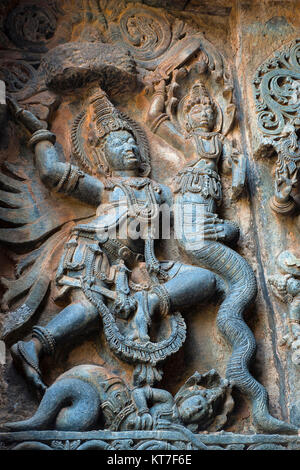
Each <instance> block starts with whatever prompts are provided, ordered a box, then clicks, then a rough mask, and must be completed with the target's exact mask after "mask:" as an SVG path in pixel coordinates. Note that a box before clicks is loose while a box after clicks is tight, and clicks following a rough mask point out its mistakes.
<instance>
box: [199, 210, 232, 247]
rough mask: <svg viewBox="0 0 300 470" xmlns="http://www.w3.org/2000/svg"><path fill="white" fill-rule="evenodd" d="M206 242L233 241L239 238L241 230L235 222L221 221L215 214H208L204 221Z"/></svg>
mask: <svg viewBox="0 0 300 470" xmlns="http://www.w3.org/2000/svg"><path fill="white" fill-rule="evenodd" d="M203 233H204V239H205V240H220V241H227V242H229V241H233V240H234V239H237V238H238V236H239V228H238V226H237V225H236V224H235V223H234V222H228V221H224V220H223V219H219V218H218V217H216V215H215V214H209V213H208V214H207V215H206V217H205V219H204V221H203Z"/></svg>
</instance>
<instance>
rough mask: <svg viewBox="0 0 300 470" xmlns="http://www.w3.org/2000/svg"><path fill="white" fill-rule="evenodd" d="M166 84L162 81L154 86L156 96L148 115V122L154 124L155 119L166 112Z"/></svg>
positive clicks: (153, 98)
mask: <svg viewBox="0 0 300 470" xmlns="http://www.w3.org/2000/svg"><path fill="white" fill-rule="evenodd" d="M165 99H166V82H165V80H161V81H160V82H159V83H157V84H156V85H154V94H153V97H152V100H151V104H150V108H149V111H148V115H147V121H148V122H149V123H152V122H153V120H154V119H155V118H157V117H158V116H159V115H161V114H162V113H164V112H165Z"/></svg>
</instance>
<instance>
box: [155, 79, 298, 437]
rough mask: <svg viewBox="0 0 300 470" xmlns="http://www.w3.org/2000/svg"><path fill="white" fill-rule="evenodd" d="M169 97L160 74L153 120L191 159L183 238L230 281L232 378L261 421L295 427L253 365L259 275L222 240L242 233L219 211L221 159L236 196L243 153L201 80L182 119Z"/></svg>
mask: <svg viewBox="0 0 300 470" xmlns="http://www.w3.org/2000/svg"><path fill="white" fill-rule="evenodd" d="M171 84H172V83H171ZM166 101H167V99H166V83H165V80H162V81H160V82H159V83H157V84H156V86H155V93H154V95H153V98H152V101H151V104H150V108H149V111H148V123H149V126H150V128H151V129H152V131H153V132H156V133H157V134H158V135H159V136H160V137H162V138H163V139H165V140H166V141H167V142H168V143H169V144H170V145H171V146H173V147H174V148H176V149H177V150H179V151H181V152H182V153H183V154H184V156H185V158H186V160H187V163H186V165H185V166H184V168H183V169H182V170H180V171H179V173H178V174H177V177H176V180H175V189H174V193H175V229H176V231H177V233H178V235H177V239H178V241H179V244H180V246H181V247H182V248H183V250H184V251H185V252H186V253H187V254H188V255H189V257H190V259H191V260H192V261H193V262H194V263H196V264H198V265H201V266H202V267H204V268H206V269H209V270H211V271H212V272H214V273H215V274H216V275H217V276H220V278H221V279H223V281H225V283H226V286H227V289H226V295H225V298H224V300H223V302H222V303H221V306H220V308H219V312H218V316H217V325H218V328H219V330H220V332H221V333H222V334H223V335H224V336H225V338H227V339H228V341H229V342H230V343H231V345H232V347H233V353H232V356H231V358H230V360H229V363H228V366H227V378H228V379H229V380H230V381H231V383H233V384H235V385H236V386H237V387H238V388H239V389H240V391H242V392H243V393H245V394H246V395H247V396H248V397H249V398H250V399H251V402H252V410H253V420H254V423H255V424H256V425H257V426H258V427H259V428H260V429H262V430H264V431H265V432H293V431H295V427H294V426H292V425H289V424H286V423H283V422H281V421H279V420H277V419H275V418H273V417H272V416H270V414H269V412H268V396H267V392H266V390H265V388H264V387H263V386H262V385H261V384H260V383H258V382H257V381H256V380H255V379H254V378H253V377H252V375H251V374H250V373H249V369H248V367H249V364H250V362H251V360H252V359H253V356H254V354H255V349H256V342H255V338H254V336H253V334H252V332H251V330H250V329H249V328H248V326H247V325H246V323H245V321H244V319H243V314H244V312H245V309H246V308H247V307H248V306H250V305H251V303H252V302H253V300H254V299H255V296H256V290H257V288H256V279H255V276H254V273H253V271H252V269H251V267H250V266H249V264H248V263H247V261H246V260H244V259H243V258H242V257H241V256H240V255H238V254H237V253H236V252H235V251H234V250H232V249H231V248H229V247H228V246H226V245H225V244H224V243H232V242H234V241H236V240H237V239H238V237H239V228H238V226H237V225H236V224H235V223H233V222H231V221H227V220H222V219H221V218H219V217H218V215H217V207H218V206H219V205H220V204H221V202H222V188H221V178H220V174H219V170H218V167H219V163H220V161H221V160H223V167H225V168H226V167H227V169H228V168H231V169H232V189H233V195H234V196H235V197H237V196H238V195H239V194H240V193H241V191H242V189H243V185H244V181H245V160H244V158H243V155H240V154H239V152H238V150H237V149H235V148H234V147H233V146H232V144H231V142H230V141H229V140H228V139H227V138H226V137H225V136H224V135H222V134H221V132H220V127H219V129H218V128H217V127H218V126H217V121H219V122H220V119H219V120H218V119H217V117H218V114H220V108H219V106H218V105H217V103H215V102H214V101H213V99H212V98H211V96H210V95H209V93H208V91H207V89H206V87H205V86H204V84H203V83H202V82H201V81H200V80H197V81H195V82H194V83H193V84H192V86H191V88H190V91H189V93H188V94H187V95H186V96H185V97H183V98H182V99H181V101H180V102H179V104H178V113H177V119H176V116H175V118H174V116H173V113H172V112H166V109H165V106H166ZM169 109H170V108H169ZM171 109H172V108H171ZM167 110H168V108H167ZM199 233H200V234H201V236H200V237H199Z"/></svg>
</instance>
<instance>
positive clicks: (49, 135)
mask: <svg viewBox="0 0 300 470" xmlns="http://www.w3.org/2000/svg"><path fill="white" fill-rule="evenodd" d="M43 140H49V141H50V142H52V144H55V141H56V136H55V134H53V132H50V131H48V130H47V129H39V130H38V131H35V132H34V133H33V134H32V136H31V139H30V140H29V142H28V147H34V146H35V145H36V144H38V143H39V142H42V141H43Z"/></svg>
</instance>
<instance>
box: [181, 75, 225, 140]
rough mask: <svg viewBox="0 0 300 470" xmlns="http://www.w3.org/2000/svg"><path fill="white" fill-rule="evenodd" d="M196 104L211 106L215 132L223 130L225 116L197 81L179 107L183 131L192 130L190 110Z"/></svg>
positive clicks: (204, 87)
mask: <svg viewBox="0 0 300 470" xmlns="http://www.w3.org/2000/svg"><path fill="white" fill-rule="evenodd" d="M196 104H203V105H210V106H211V107H212V109H213V111H214V115H215V128H214V131H215V132H219V131H220V130H221V128H222V123H223V115H222V111H221V109H220V107H219V105H218V103H217V102H216V101H214V100H213V99H212V98H211V96H210V94H209V93H208V91H207V88H206V86H205V85H204V83H203V82H202V81H201V80H196V81H195V82H194V83H193V85H192V86H191V88H190V91H189V93H188V94H187V95H186V96H185V97H184V98H183V99H182V100H181V101H180V103H179V106H178V119H179V123H180V125H181V128H182V129H185V130H187V131H188V132H189V131H190V130H191V129H190V124H189V120H188V115H189V112H190V110H191V109H192V108H193V106H195V105H196Z"/></svg>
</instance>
